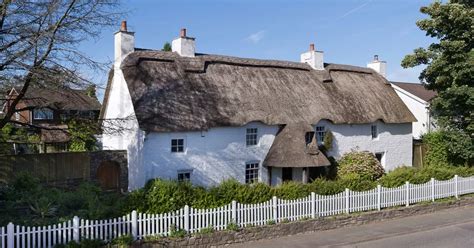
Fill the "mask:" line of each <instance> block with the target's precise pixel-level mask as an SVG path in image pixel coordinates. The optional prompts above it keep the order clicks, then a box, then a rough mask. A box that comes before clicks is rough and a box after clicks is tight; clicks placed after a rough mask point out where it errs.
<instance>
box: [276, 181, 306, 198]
mask: <svg viewBox="0 0 474 248" xmlns="http://www.w3.org/2000/svg"><path fill="white" fill-rule="evenodd" d="M310 193H311V192H310V191H309V187H308V186H307V185H305V184H302V183H298V182H294V181H288V182H284V183H282V184H281V185H279V186H277V187H275V188H273V195H275V196H276V197H278V198H281V199H286V200H293V199H298V198H302V197H306V196H308V195H309V194H310ZM268 196H269V197H268V198H267V199H270V198H271V194H270V195H268Z"/></svg>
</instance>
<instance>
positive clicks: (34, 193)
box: [0, 172, 125, 226]
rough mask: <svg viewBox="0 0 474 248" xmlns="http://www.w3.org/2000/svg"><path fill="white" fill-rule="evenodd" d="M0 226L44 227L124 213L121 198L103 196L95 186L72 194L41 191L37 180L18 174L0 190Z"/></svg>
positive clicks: (85, 184)
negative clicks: (67, 221) (76, 219)
mask: <svg viewBox="0 0 474 248" xmlns="http://www.w3.org/2000/svg"><path fill="white" fill-rule="evenodd" d="M0 198H1V199H2V200H3V202H4V205H5V207H3V208H2V209H0V226H3V225H5V224H7V223H8V222H10V221H14V222H15V224H20V225H47V224H53V223H54V224H56V223H58V222H60V221H65V220H70V219H71V218H72V217H73V216H75V215H76V216H79V217H80V218H87V219H105V218H112V217H117V216H121V215H122V213H124V210H125V208H124V204H125V201H124V198H125V197H124V196H121V195H120V194H118V193H113V192H103V191H101V189H100V188H99V187H97V186H95V185H92V184H89V183H83V184H81V185H80V186H79V187H78V188H77V189H75V190H61V189H58V188H53V187H45V186H43V185H42V184H40V183H39V180H38V179H37V178H34V177H32V176H31V175H30V174H28V173H26V172H23V173H19V174H18V175H17V176H16V177H15V179H14V180H13V182H12V183H11V185H8V186H6V187H2V190H1V191H0Z"/></svg>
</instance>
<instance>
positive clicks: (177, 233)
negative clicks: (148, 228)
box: [169, 225, 188, 238]
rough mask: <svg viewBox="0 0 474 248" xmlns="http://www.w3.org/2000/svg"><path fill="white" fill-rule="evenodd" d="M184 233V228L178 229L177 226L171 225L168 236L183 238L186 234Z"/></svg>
mask: <svg viewBox="0 0 474 248" xmlns="http://www.w3.org/2000/svg"><path fill="white" fill-rule="evenodd" d="M186 234H188V233H187V232H186V230H184V229H180V228H178V227H176V225H172V226H171V228H170V235H169V236H170V237H171V238H183V237H185V236H186Z"/></svg>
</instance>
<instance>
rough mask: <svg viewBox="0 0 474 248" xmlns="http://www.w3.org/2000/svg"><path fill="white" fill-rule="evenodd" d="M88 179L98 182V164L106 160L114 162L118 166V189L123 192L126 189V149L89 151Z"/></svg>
mask: <svg viewBox="0 0 474 248" xmlns="http://www.w3.org/2000/svg"><path fill="white" fill-rule="evenodd" d="M89 156H90V179H91V181H93V182H95V183H98V179H97V169H98V168H99V165H100V164H101V163H103V162H106V161H112V162H116V163H118V164H119V166H120V179H119V180H120V182H119V183H120V189H121V190H122V191H123V192H126V191H127V190H128V162H127V151H125V150H116V151H96V152H90V154H89Z"/></svg>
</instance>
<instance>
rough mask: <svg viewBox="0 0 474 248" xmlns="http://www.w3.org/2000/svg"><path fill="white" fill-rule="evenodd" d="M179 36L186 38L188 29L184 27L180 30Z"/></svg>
mask: <svg viewBox="0 0 474 248" xmlns="http://www.w3.org/2000/svg"><path fill="white" fill-rule="evenodd" d="M179 37H181V38H185V37H186V29H185V28H182V29H181V31H180V32H179Z"/></svg>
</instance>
